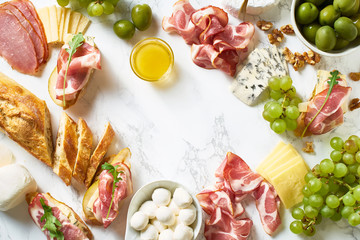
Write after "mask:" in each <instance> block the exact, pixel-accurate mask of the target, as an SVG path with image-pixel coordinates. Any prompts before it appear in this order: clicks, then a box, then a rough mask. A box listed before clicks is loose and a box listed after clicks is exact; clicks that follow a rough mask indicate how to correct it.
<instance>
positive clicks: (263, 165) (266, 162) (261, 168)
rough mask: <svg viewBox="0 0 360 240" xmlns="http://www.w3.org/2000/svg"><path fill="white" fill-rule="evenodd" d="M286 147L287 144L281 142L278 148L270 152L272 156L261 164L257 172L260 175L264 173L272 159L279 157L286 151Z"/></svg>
mask: <svg viewBox="0 0 360 240" xmlns="http://www.w3.org/2000/svg"><path fill="white" fill-rule="evenodd" d="M285 146H286V144H285V143H284V142H283V141H281V142H279V143H278V144H277V145H276V147H275V148H274V149H273V150H272V151H271V152H270V154H269V155H268V156H267V157H266V158H265V159H264V160H263V161H262V162H261V163H260V164H259V166H258V167H257V168H256V171H257V172H258V173H260V172H262V171H263V169H264V167H266V166H267V164H268V163H269V162H271V159H272V158H273V157H274V155H277V154H279V153H280V152H281V151H284V150H285V148H284V147H285Z"/></svg>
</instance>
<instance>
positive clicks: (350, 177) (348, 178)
mask: <svg viewBox="0 0 360 240" xmlns="http://www.w3.org/2000/svg"><path fill="white" fill-rule="evenodd" d="M343 181H344V182H346V183H347V184H352V183H354V182H355V181H356V177H355V175H354V174H348V175H346V176H345V177H344V178H343Z"/></svg>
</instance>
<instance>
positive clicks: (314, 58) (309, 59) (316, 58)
mask: <svg viewBox="0 0 360 240" xmlns="http://www.w3.org/2000/svg"><path fill="white" fill-rule="evenodd" d="M303 55H304V58H305V61H306V63H308V64H310V65H315V64H317V63H318V62H320V59H321V57H320V55H319V54H318V53H315V52H313V51H311V50H310V51H307V52H304V53H303Z"/></svg>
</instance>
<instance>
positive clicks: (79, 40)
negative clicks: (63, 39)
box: [63, 32, 85, 107]
mask: <svg viewBox="0 0 360 240" xmlns="http://www.w3.org/2000/svg"><path fill="white" fill-rule="evenodd" d="M84 41H85V39H84V36H83V34H82V33H81V32H80V33H78V34H76V35H74V37H73V38H72V39H71V41H70V42H69V48H65V51H66V52H68V53H69V57H68V61H67V65H66V71H65V76H64V85H63V90H64V95H63V105H64V107H66V101H65V85H66V76H67V72H68V69H69V66H70V62H71V60H72V57H73V55H74V54H75V53H76V51H77V49H78V48H79V47H80V46H81V45H83V43H84Z"/></svg>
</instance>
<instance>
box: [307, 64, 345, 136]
mask: <svg viewBox="0 0 360 240" xmlns="http://www.w3.org/2000/svg"><path fill="white" fill-rule="evenodd" d="M330 74H331V77H329V81H327V83H328V84H329V90H328V92H327V95H326V97H325V101H324V103H323V104H322V105H321V107H320V108H319V110H318V111H317V113H316V114H315V116H314V117H313V118H312V119H311V121H310V122H309V124H308V125H307V126H306V127H305V129H304V131H303V133H302V134H301V138H303V137H304V135H305V133H306V131H307V129H308V127H309V126H310V124H311V123H312V122H313V121H314V120H315V118H316V117H317V116H318V115H319V113H320V112H321V110H322V109H323V108H324V106H325V104H326V102H327V100H328V99H329V96H330V94H331V92H332V90H333V88H334V86H335V85H336V84H338V83H339V82H338V80H339V79H340V77H339V71H338V70H334V71H332V72H331V73H330Z"/></svg>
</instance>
